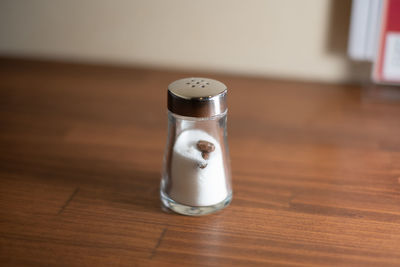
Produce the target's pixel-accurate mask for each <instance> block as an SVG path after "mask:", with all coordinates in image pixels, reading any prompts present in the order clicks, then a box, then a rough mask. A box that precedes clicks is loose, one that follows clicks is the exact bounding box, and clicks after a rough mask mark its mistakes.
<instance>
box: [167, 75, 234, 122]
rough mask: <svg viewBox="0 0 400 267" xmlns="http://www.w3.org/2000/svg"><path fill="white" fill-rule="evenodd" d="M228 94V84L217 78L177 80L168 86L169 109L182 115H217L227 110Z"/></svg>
mask: <svg viewBox="0 0 400 267" xmlns="http://www.w3.org/2000/svg"><path fill="white" fill-rule="evenodd" d="M226 94H227V87H226V85H225V84H223V83H221V82H219V81H217V80H213V79H208V78H185V79H181V80H177V81H175V82H173V83H171V84H170V85H169V86H168V109H169V110H170V111H171V112H173V113H175V114H178V115H182V116H190V117H211V116H215V115H218V114H221V113H224V112H225V111H226V109H227V106H226Z"/></svg>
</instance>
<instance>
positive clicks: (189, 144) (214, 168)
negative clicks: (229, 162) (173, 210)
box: [169, 130, 228, 206]
mask: <svg viewBox="0 0 400 267" xmlns="http://www.w3.org/2000/svg"><path fill="white" fill-rule="evenodd" d="M200 140H204V141H207V142H210V143H212V144H214V146H215V150H214V151H213V152H211V153H209V158H208V159H207V160H205V159H203V157H202V155H201V152H200V151H199V150H198V149H197V142H198V141H200ZM205 165H206V167H205V168H200V166H203V167H204V166H205ZM170 179H171V190H170V192H169V195H170V197H171V198H172V199H173V200H175V201H176V202H178V203H181V204H185V205H189V206H210V205H215V204H217V203H219V202H221V201H223V200H224V199H225V198H226V197H227V195H228V189H227V185H226V180H225V179H226V177H225V169H224V163H223V156H222V151H221V146H220V144H219V143H218V141H217V140H215V138H213V137H212V136H211V135H209V134H207V133H206V132H204V131H201V130H185V131H183V132H182V133H181V134H180V135H179V136H178V137H177V140H176V142H175V145H174V148H173V155H172V164H171V177H170Z"/></svg>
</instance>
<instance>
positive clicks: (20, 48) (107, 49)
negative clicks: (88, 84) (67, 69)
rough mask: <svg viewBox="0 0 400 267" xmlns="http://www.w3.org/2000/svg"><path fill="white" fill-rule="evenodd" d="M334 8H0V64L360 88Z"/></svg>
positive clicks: (223, 2) (40, 3)
mask: <svg viewBox="0 0 400 267" xmlns="http://www.w3.org/2000/svg"><path fill="white" fill-rule="evenodd" d="M334 1H335V0H263V1H262V0H249V1H243V0H202V1H190V0H168V1H167V0H142V1H139V0H135V1H128V0H114V1H112V0H97V1H95V0H93V1H89V0H65V1H57V0H36V1H32V0H20V1H18V0H2V1H1V2H0V54H3V55H19V56H25V55H27V56H35V57H38V56H42V57H45V58H57V59H68V60H78V61H90V62H112V63H124V64H126V63H128V64H132V65H146V66H157V67H167V68H168V67H171V68H183V69H189V70H201V71H218V72H230V73H240V74H251V75H261V76H268V77H271V76H272V77H285V78H294V79H296V78H300V79H311V80H321V81H338V82H342V81H351V80H360V79H363V78H365V77H367V76H368V75H369V74H368V72H366V69H365V66H361V67H363V68H358V67H355V66H354V64H352V63H350V62H349V60H348V59H347V58H346V55H345V51H346V48H345V45H346V40H347V28H348V25H347V24H348V21H349V18H348V16H349V7H350V0H347V1H346V0H336V2H334ZM338 2H340V3H338Z"/></svg>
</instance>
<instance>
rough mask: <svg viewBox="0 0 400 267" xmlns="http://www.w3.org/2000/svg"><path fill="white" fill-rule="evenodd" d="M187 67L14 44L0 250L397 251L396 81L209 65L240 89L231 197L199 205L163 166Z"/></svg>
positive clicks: (383, 258)
mask: <svg viewBox="0 0 400 267" xmlns="http://www.w3.org/2000/svg"><path fill="white" fill-rule="evenodd" d="M190 75H191V74H190V73H181V72H168V71H159V70H158V71H157V70H149V69H139V68H128V67H105V66H94V65H92V66H91V65H79V64H66V63H51V62H39V61H27V60H13V59H5V58H3V59H2V60H1V61H0V103H1V104H0V149H1V150H0V151H1V153H0V159H1V160H0V182H1V186H0V205H1V208H0V223H1V227H0V265H2V266H114V265H116V266H164V265H165V266H265V265H277V266H280V265H290V266H297V265H302V266H312V265H332V266H337V265H347V266H349V265H358V266H399V265H400V185H399V179H400V101H399V99H400V98H399V95H400V91H399V90H398V91H396V90H392V91H384V90H383V91H382V90H375V89H373V90H366V89H362V88H361V87H360V86H357V85H354V86H344V85H329V84H319V83H305V82H295V81H292V82H290V81H279V80H265V79H256V78H245V77H236V76H224V75H209V74H199V75H204V76H209V77H211V78H216V79H219V80H221V81H223V82H225V83H226V84H227V85H228V87H229V89H230V91H229V127H228V132H229V143H230V149H231V159H232V171H233V187H234V198H233V202H232V204H231V205H230V206H229V207H228V208H226V209H225V210H223V211H221V212H218V213H216V214H213V215H209V216H203V217H187V216H182V215H177V214H173V213H167V212H165V211H162V209H161V208H160V201H159V181H160V172H161V164H162V157H163V150H164V145H165V141H166V129H167V124H166V123H167V118H166V86H167V85H168V84H169V83H170V82H172V81H174V80H175V79H179V78H182V77H186V76H190ZM388 94H390V95H388Z"/></svg>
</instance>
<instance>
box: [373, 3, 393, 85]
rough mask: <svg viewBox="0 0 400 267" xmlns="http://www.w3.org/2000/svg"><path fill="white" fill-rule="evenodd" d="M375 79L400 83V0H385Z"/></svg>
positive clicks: (382, 81) (379, 81)
mask: <svg viewBox="0 0 400 267" xmlns="http://www.w3.org/2000/svg"><path fill="white" fill-rule="evenodd" d="M373 79H374V81H375V82H378V83H391V84H400V0H385V1H384V4H383V10H382V24H381V33H380V37H379V48H378V53H377V57H376V60H375V65H374V72H373Z"/></svg>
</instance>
